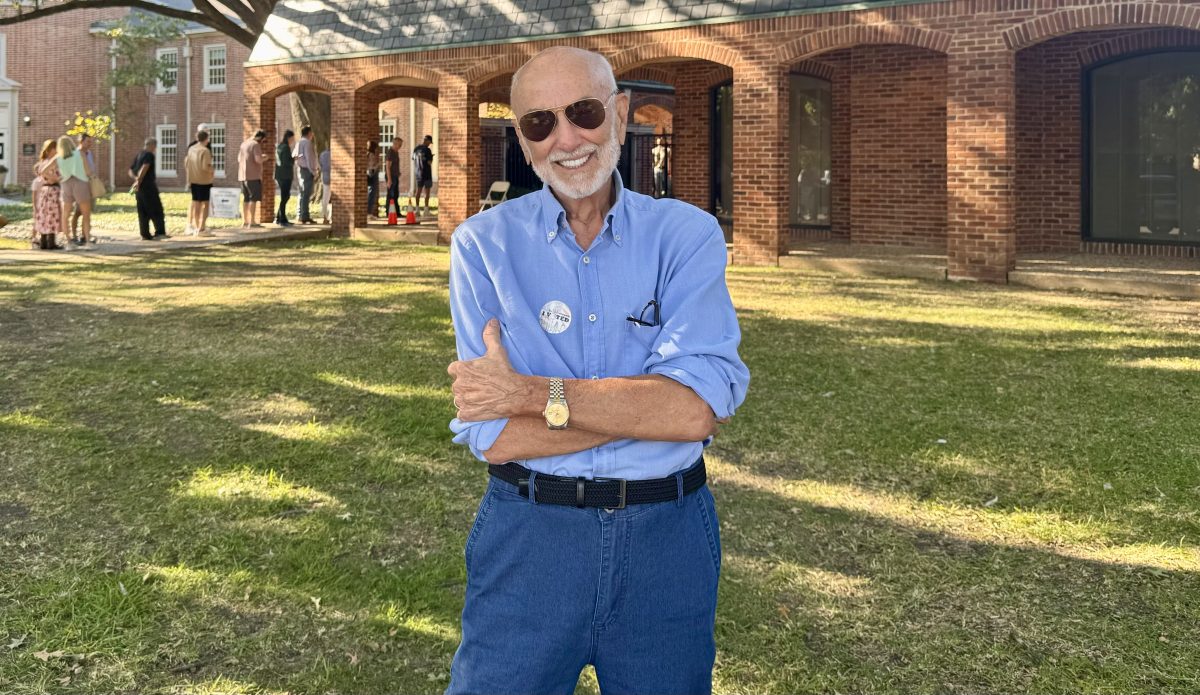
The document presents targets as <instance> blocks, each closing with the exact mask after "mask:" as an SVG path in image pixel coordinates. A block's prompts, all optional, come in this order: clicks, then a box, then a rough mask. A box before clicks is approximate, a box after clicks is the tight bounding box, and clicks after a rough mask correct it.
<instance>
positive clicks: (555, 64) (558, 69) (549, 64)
mask: <svg viewBox="0 0 1200 695" xmlns="http://www.w3.org/2000/svg"><path fill="white" fill-rule="evenodd" d="M570 86H574V87H575V88H577V89H581V90H582V91H583V92H586V94H582V96H593V97H600V98H603V97H605V96H607V95H609V94H612V93H613V92H614V91H616V89H617V80H616V78H615V77H614V76H613V71H612V66H611V65H609V64H608V61H607V60H605V59H604V56H602V55H600V54H599V53H593V52H591V51H585V50H583V49H580V48H573V47H570V46H551V47H550V48H547V49H546V50H544V51H542V52H540V53H538V54H537V55H535V56H534V57H532V58H530V59H529V61H528V62H527V63H525V64H524V65H522V66H521V68H520V69H519V70H517V72H516V73H515V74H514V75H513V78H512V89H511V100H512V104H511V106H512V110H513V113H515V114H517V115H518V116H519V115H520V114H523V113H525V112H526V111H529V110H530V109H541V108H550V107H554V106H561V105H562V104H561V103H559V102H553V103H552V102H545V103H542V102H541V101H539V100H544V99H548V98H552V95H554V94H556V93H558V92H559V91H561V88H562V87H570ZM564 103H565V102H564Z"/></svg>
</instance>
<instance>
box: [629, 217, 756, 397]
mask: <svg viewBox="0 0 1200 695" xmlns="http://www.w3.org/2000/svg"><path fill="white" fill-rule="evenodd" d="M726 255H727V252H726V250H725V240H724V236H723V235H722V234H721V229H720V227H719V226H717V224H716V221H715V220H713V221H712V222H711V225H710V229H709V230H708V232H707V233H706V234H705V235H704V237H703V239H702V241H701V243H700V244H699V246H698V247H697V248H696V249H695V250H694V251H692V252H691V254H690V255H689V256H687V257H686V258H684V259H683V261H682V262H681V263H679V264H678V265H677V266H676V267H674V268H672V269H671V272H670V274H669V275H668V276H667V277H666V278H665V280H664V283H663V286H662V288H661V289H660V293H661V296H660V297H659V302H660V307H661V321H662V329H661V331H660V332H659V335H658V338H657V339H656V340H655V342H654V346H653V349H652V350H651V353H650V356H649V358H647V360H646V363H645V365H644V371H645V373H647V374H661V375H662V376H665V377H668V378H670V379H673V380H675V381H678V382H679V383H681V384H683V385H684V386H687V387H688V388H690V389H692V390H693V391H695V392H696V395H698V396H700V398H702V399H704V401H705V402H706V403H708V405H709V407H711V408H712V410H713V413H714V414H715V415H716V416H717V417H718V418H726V417H730V416H732V415H733V413H734V411H736V410H737V408H738V406H740V405H741V404H742V402H743V401H744V400H745V399H746V389H747V388H749V386H750V370H749V369H747V367H746V365H745V363H743V362H742V360H741V358H740V357H739V356H738V352H737V349H738V345H739V344H740V343H741V339H742V333H741V329H740V328H739V327H738V322H737V314H736V313H735V312H734V309H733V300H732V299H730V297H729V288H728V287H727V286H726V284H725V265H726Z"/></svg>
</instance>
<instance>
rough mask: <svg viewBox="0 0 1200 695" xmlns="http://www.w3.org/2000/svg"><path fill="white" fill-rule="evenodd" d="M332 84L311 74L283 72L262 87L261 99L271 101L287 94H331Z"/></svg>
mask: <svg viewBox="0 0 1200 695" xmlns="http://www.w3.org/2000/svg"><path fill="white" fill-rule="evenodd" d="M333 91H334V87H333V83H332V82H330V81H329V80H327V79H325V78H324V77H321V76H320V75H316V74H314V73H311V72H291V71H288V72H284V73H281V74H279V75H276V76H275V77H274V78H272V79H271V80H270V81H269V82H267V83H266V84H265V85H264V86H263V90H262V92H261V94H262V98H263V99H273V98H275V97H278V96H281V95H284V94H287V93H289V92H325V93H326V94H332V93H333Z"/></svg>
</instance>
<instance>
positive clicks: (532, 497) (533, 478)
mask: <svg viewBox="0 0 1200 695" xmlns="http://www.w3.org/2000/svg"><path fill="white" fill-rule="evenodd" d="M529 501H530V502H533V503H534V504H537V503H538V501H537V471H529Z"/></svg>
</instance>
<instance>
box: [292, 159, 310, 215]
mask: <svg viewBox="0 0 1200 695" xmlns="http://www.w3.org/2000/svg"><path fill="white" fill-rule="evenodd" d="M312 192H313V174H312V172H311V171H309V170H308V169H305V168H304V167H300V210H299V211H298V212H297V213H296V219H298V220H300V221H301V222H307V221H309V220H311V219H312V216H311V215H310V214H309V213H308V202H309V199H310V198H312Z"/></svg>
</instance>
